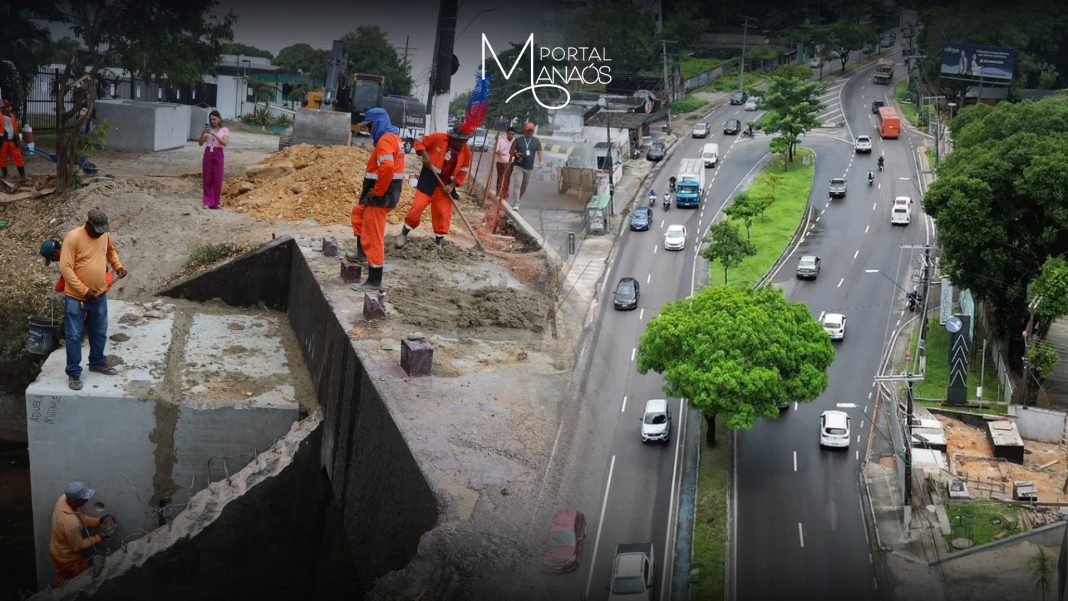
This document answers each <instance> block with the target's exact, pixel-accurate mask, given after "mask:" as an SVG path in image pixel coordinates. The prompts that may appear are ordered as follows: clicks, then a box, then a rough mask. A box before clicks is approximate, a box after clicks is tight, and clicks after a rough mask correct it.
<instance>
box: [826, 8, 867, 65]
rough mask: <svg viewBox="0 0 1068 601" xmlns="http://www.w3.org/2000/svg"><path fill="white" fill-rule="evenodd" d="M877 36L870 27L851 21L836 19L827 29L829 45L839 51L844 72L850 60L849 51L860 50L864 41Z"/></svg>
mask: <svg viewBox="0 0 1068 601" xmlns="http://www.w3.org/2000/svg"><path fill="white" fill-rule="evenodd" d="M873 37H875V33H874V31H872V29H871V28H870V27H867V26H864V25H857V24H856V23H851V22H849V21H844V20H843V21H835V22H834V24H833V25H831V26H830V27H829V28H828V29H827V37H826V40H827V45H828V47H829V48H831V49H833V50H834V51H835V52H837V53H838V60H839V61H841V63H842V72H843V73H845V66H846V63H847V62H848V61H849V53H850V52H852V51H854V50H860V49H861V48H863V47H864V43H865V42H867V41H870V40H871V39H872V38H873Z"/></svg>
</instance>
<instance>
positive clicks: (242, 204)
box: [222, 144, 430, 225]
mask: <svg viewBox="0 0 1068 601" xmlns="http://www.w3.org/2000/svg"><path fill="white" fill-rule="evenodd" d="M370 156H371V149H370V148H360V147H355V146H311V145H308V144H296V145H294V146H289V147H287V148H285V149H284V150H282V151H281V152H278V153H275V154H272V155H270V156H268V157H267V158H266V159H264V160H263V161H261V162H260V163H259V164H257V165H252V166H251V167H249V168H248V169H247V170H246V172H245V174H244V175H241V176H238V177H234V178H231V179H228V180H227V181H226V183H225V184H224V185H223V197H224V198H223V202H222V204H223V206H226V207H230V208H233V209H235V210H237V211H241V212H243V213H248V214H249V215H250V216H251V217H252V218H254V219H260V220H264V221H269V222H271V223H275V222H276V221H278V220H279V219H285V220H287V221H292V222H298V221H303V220H305V219H311V220H313V221H316V222H317V223H320V224H323V225H327V224H348V223H349V218H350V217H349V216H350V214H351V212H352V205H353V204H354V203H355V202H356V200H357V199H358V198H359V195H360V191H361V190H362V189H363V174H364V171H365V168H366V167H367V160H368V158H369V157H370ZM407 160H408V161H412V160H417V159H414V157H413V156H411V155H409V156H408V157H407ZM402 190H403V191H402V193H401V201H400V203H399V204H398V205H397V208H396V209H394V210H392V211H390V212H389V215H388V217H387V219H388V221H389V222H390V223H400V222H401V221H402V220H403V219H404V215H405V213H407V212H408V209H410V208H411V206H412V200H413V199H414V198H415V190H414V189H413V188H412V187H411V186H409V185H407V184H405V185H404V186H403V189H402ZM423 219H425V220H427V221H429V219H430V209H429V207H428V208H427V210H426V211H425V212H424V214H423Z"/></svg>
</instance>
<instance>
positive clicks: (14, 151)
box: [0, 141, 26, 169]
mask: <svg viewBox="0 0 1068 601" xmlns="http://www.w3.org/2000/svg"><path fill="white" fill-rule="evenodd" d="M9 154H10V155H11V159H12V160H13V161H14V162H15V166H16V167H25V166H26V162H25V161H23V160H22V151H21V150H19V145H18V143H17V142H10V141H8V142H3V143H0V167H3V168H4V169H7V155H9Z"/></svg>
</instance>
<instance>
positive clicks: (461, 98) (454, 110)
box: [449, 92, 471, 115]
mask: <svg viewBox="0 0 1068 601" xmlns="http://www.w3.org/2000/svg"><path fill="white" fill-rule="evenodd" d="M470 99H471V92H464V93H463V94H460V95H458V96H456V97H455V98H453V99H452V100H450V101H449V114H450V115H462V114H464V110H466V109H467V101H468V100H470Z"/></svg>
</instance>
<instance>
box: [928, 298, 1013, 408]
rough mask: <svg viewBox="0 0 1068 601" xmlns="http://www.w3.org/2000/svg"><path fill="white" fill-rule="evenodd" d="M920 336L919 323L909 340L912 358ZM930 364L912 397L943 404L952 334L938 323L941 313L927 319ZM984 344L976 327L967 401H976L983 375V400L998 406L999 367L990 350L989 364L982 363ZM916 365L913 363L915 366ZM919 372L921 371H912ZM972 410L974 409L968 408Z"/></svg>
mask: <svg viewBox="0 0 1068 601" xmlns="http://www.w3.org/2000/svg"><path fill="white" fill-rule="evenodd" d="M919 336H920V328H919V324H918V323H917V324H916V327H914V328H913V330H912V336H911V337H910V339H909V348H908V351H909V353H910V355H911V356H914V355H915V353H916V341H917V340H918V339H919ZM926 352H927V362H926V364H925V369H926V370H927V371H926V373H925V376H926V379H924V380H923V381H921V382H916V384H915V387H914V388H913V394H915V396H916V398H917V399H927V400H931V401H936V402H935V403H934V404H936V405H940V404H941V402H942V401H944V400H945V398H946V387H947V386H949V361H948V360H947V357H949V332H947V331H946V326H944V325H941V324H939V323H938V312H937V311H935V312H934V314H933V315H929V317H928V320H927V344H926ZM982 353H983V341H982V339H981V337H980V336H979V331H978V328H976V335H975V340H974V341H973V342H972V349H971V357H970V358H969V361H968V399H969V400H976V399H975V392H976V390H975V389H976V386H978V385H979V376H980V373H981V374H982V376H983V399H982V400H983V401H985V402H988V403H999V402H1000V400H1001V392H1002V391H1001V383H1000V382H999V381H998V366H997V364H996V363H994V358H993V356H992V355H991V352H990V347H989V346H988V347H987V349H986V363H985V365H984V363H983V356H982ZM915 364H916V362H915V361H913V362H912V365H915ZM911 369H918V368H915V367H913V368H911ZM969 410H971V409H969ZM992 412H994V413H1005V408H1004V407H1001V408H1000V409H999V408H993V410H992Z"/></svg>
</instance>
